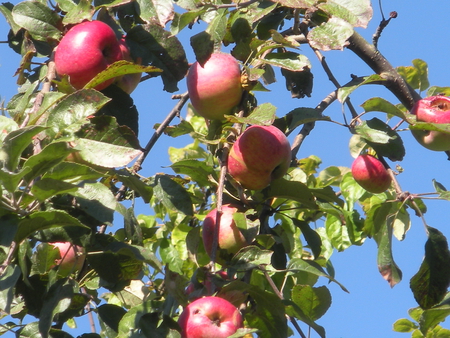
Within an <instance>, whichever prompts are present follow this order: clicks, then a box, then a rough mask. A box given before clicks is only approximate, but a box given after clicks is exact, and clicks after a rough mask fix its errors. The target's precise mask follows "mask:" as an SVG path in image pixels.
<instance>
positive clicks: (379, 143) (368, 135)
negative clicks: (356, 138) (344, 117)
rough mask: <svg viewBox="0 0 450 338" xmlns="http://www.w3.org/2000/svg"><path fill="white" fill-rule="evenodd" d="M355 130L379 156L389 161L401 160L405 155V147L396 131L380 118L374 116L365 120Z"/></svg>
mask: <svg viewBox="0 0 450 338" xmlns="http://www.w3.org/2000/svg"><path fill="white" fill-rule="evenodd" d="M355 131H356V133H357V134H358V135H360V136H361V137H362V138H364V140H365V141H366V142H367V143H368V144H369V145H370V146H371V147H372V148H373V149H375V151H376V153H377V154H378V155H379V156H383V157H387V158H389V159H390V160H391V161H401V160H402V159H403V157H404V156H405V152H406V151H405V147H404V145H403V141H402V139H401V138H400V136H399V135H398V133H397V132H396V131H395V130H393V129H392V128H391V127H390V126H389V125H387V124H386V123H384V122H383V121H381V120H380V119H378V118H376V117H374V118H373V119H371V120H367V121H365V122H363V123H362V124H361V125H359V126H357V127H356V128H355Z"/></svg>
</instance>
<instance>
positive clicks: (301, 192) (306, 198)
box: [263, 178, 317, 209]
mask: <svg viewBox="0 0 450 338" xmlns="http://www.w3.org/2000/svg"><path fill="white" fill-rule="evenodd" d="M263 192H264V197H265V198H266V199H269V198H273V197H279V198H288V199H292V200H294V201H297V202H300V203H302V205H303V206H304V207H305V208H312V209H316V208H317V205H316V203H315V201H314V197H313V194H312V193H311V191H309V189H308V187H307V186H306V185H305V184H304V183H301V182H296V181H288V180H285V179H284V178H280V179H277V180H274V181H272V183H271V184H270V186H269V187H268V188H266V189H264V191H263Z"/></svg>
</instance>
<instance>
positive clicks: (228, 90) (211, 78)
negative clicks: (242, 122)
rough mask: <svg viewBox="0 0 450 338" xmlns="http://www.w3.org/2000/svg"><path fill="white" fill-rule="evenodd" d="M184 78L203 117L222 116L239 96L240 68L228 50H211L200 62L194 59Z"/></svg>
mask: <svg viewBox="0 0 450 338" xmlns="http://www.w3.org/2000/svg"><path fill="white" fill-rule="evenodd" d="M186 82H187V89H188V93H189V98H190V100H191V103H192V106H193V107H194V108H195V110H196V111H197V113H198V114H199V115H201V116H203V117H204V118H205V119H209V120H222V119H223V118H224V115H225V114H227V115H229V114H231V113H232V110H233V108H234V107H236V106H237V105H238V104H239V102H240V101H241V98H242V86H241V70H240V67H239V64H238V62H237V61H236V59H235V58H234V57H232V56H231V55H230V54H225V53H213V54H211V57H210V58H209V59H208V60H207V61H206V62H205V64H204V65H203V66H202V65H201V64H200V63H198V62H195V63H194V64H193V65H192V66H191V67H190V69H189V72H188V74H187V77H186Z"/></svg>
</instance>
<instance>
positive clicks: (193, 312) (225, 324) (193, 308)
mask: <svg viewBox="0 0 450 338" xmlns="http://www.w3.org/2000/svg"><path fill="white" fill-rule="evenodd" d="M178 324H179V325H180V327H181V330H182V331H181V337H182V338H227V337H228V336H231V335H232V334H234V333H235V332H236V331H237V330H238V329H239V328H241V327H242V315H241V313H240V312H239V310H238V309H237V308H236V307H235V306H234V305H233V304H231V303H230V302H229V301H227V300H225V299H223V298H220V297H204V298H200V299H197V300H195V301H193V302H192V303H190V304H189V305H188V306H187V307H186V308H185V309H184V310H183V312H182V313H181V315H180V317H179V319H178Z"/></svg>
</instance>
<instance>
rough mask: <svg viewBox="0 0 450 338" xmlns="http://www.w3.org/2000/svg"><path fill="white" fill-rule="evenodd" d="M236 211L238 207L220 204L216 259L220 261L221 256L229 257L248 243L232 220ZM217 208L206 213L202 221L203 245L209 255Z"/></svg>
mask: <svg viewBox="0 0 450 338" xmlns="http://www.w3.org/2000/svg"><path fill="white" fill-rule="evenodd" d="M237 211H238V208H237V207H235V206H233V205H230V204H224V205H223V206H222V215H221V217H220V223H219V242H218V245H219V247H218V250H217V257H216V261H217V262H219V263H221V262H223V260H222V259H223V258H225V259H227V258H231V256H232V255H234V254H235V253H236V252H238V251H239V250H240V249H241V248H243V247H244V246H247V245H249V243H248V242H247V240H246V239H245V237H244V235H243V234H242V232H241V231H240V230H239V228H238V227H237V225H236V223H235V221H234V220H233V215H234V213H235V212H237ZM216 219H217V209H213V210H211V211H210V212H209V213H208V215H206V217H205V219H204V221H203V230H202V236H203V245H204V246H205V250H206V252H207V253H208V255H210V256H211V252H212V247H213V241H214V229H215V228H216Z"/></svg>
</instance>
